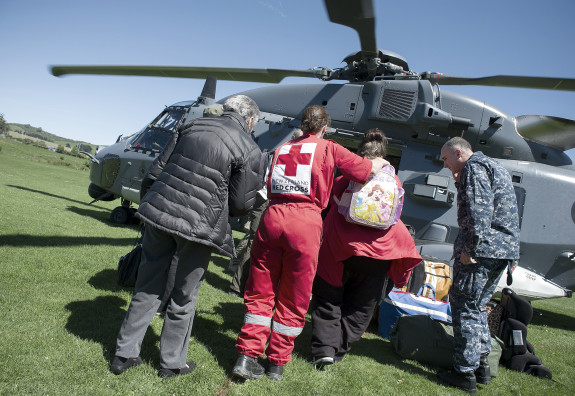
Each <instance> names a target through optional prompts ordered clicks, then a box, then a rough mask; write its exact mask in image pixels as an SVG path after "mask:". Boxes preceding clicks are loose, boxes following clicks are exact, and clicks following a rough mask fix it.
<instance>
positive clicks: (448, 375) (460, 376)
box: [437, 370, 477, 395]
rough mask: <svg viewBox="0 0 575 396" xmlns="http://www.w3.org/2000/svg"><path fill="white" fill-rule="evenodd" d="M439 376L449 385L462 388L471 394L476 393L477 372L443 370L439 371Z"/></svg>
mask: <svg viewBox="0 0 575 396" xmlns="http://www.w3.org/2000/svg"><path fill="white" fill-rule="evenodd" d="M437 376H438V377H439V379H440V380H441V381H443V382H444V383H445V384H447V385H449V386H453V387H456V388H459V389H462V390H464V391H466V392H467V393H469V394H470V395H474V394H475V392H476V391H477V386H476V384H477V383H476V381H475V374H474V373H460V372H458V371H455V370H452V371H444V370H441V371H439V372H438V373H437Z"/></svg>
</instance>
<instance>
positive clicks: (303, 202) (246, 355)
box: [233, 105, 387, 381]
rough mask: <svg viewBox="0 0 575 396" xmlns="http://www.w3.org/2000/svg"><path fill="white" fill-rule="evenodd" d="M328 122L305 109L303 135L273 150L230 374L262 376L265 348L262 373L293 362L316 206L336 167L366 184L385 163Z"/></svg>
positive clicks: (313, 258) (311, 270) (314, 248)
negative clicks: (356, 149) (331, 134)
mask: <svg viewBox="0 0 575 396" xmlns="http://www.w3.org/2000/svg"><path fill="white" fill-rule="evenodd" d="M329 123H330V118H329V115H328V113H327V111H326V110H325V108H323V107H321V106H316V105H314V106H310V107H308V108H306V109H305V110H304V112H303V116H302V122H301V130H302V131H303V133H304V135H303V136H302V137H300V138H298V139H296V140H293V141H289V142H287V143H285V144H284V145H282V146H280V147H279V148H278V149H277V150H276V152H275V154H274V158H273V161H272V165H271V170H270V173H269V176H268V179H267V185H268V197H269V198H270V203H269V206H268V208H267V209H266V211H265V212H264V214H263V215H262V219H261V221H260V225H259V228H258V231H257V235H256V238H255V240H254V242H253V245H252V251H251V268H250V277H249V280H248V282H247V284H246V289H245V294H244V302H245V305H246V309H247V312H246V315H245V319H244V325H243V327H242V329H241V331H240V334H239V336H238V340H237V342H236V349H237V350H238V352H239V353H240V357H239V358H238V360H237V362H236V364H235V366H234V368H233V375H234V376H236V377H240V378H243V379H257V378H260V377H262V376H263V374H264V368H263V366H262V365H260V364H259V363H258V361H257V358H258V356H260V355H263V354H264V353H265V354H266V355H267V358H268V368H267V375H268V377H270V378H271V379H273V380H276V381H279V380H281V378H282V375H283V369H284V365H285V364H286V363H287V362H289V361H290V359H291V352H292V350H293V347H294V340H295V338H296V337H297V336H298V335H299V334H300V333H301V331H302V329H303V326H304V323H305V314H306V312H307V309H308V305H309V301H310V296H311V288H312V283H313V278H314V276H315V272H316V267H317V257H318V251H319V247H320V244H321V235H322V219H321V211H322V210H323V209H325V208H326V206H327V203H328V200H329V196H330V191H331V187H332V184H333V179H334V169H335V167H336V166H337V167H338V169H339V170H340V171H341V173H342V174H343V175H345V176H346V177H347V178H349V179H350V180H354V181H357V182H360V183H365V182H366V181H367V178H368V177H369V175H370V174H373V173H375V172H376V171H378V170H379V169H381V167H382V166H383V165H384V164H387V161H385V160H384V159H383V158H375V159H373V160H369V159H367V158H362V157H360V156H358V155H356V154H353V153H352V152H350V151H349V150H347V149H346V148H344V147H342V146H340V145H339V144H337V143H335V142H334V141H331V140H325V139H322V137H323V135H324V134H325V131H326V129H327V127H328V126H329ZM268 341H269V345H268V347H267V349H266V348H265V346H266V343H267V342H268Z"/></svg>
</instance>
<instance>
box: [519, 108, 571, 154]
mask: <svg viewBox="0 0 575 396" xmlns="http://www.w3.org/2000/svg"><path fill="white" fill-rule="evenodd" d="M516 120H517V132H519V134H520V135H521V136H523V137H524V138H525V139H529V140H533V141H534V142H537V143H540V144H543V145H544V146H549V147H552V148H555V149H558V150H561V151H566V150H569V149H572V148H575V121H573V120H569V119H567V118H559V117H551V116H538V115H523V116H519V117H516Z"/></svg>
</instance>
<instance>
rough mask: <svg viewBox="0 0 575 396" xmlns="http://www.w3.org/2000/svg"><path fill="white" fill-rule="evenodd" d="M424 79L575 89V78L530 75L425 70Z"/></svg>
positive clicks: (422, 76)
mask: <svg viewBox="0 0 575 396" xmlns="http://www.w3.org/2000/svg"><path fill="white" fill-rule="evenodd" d="M421 79H422V80H429V81H430V82H431V83H432V84H435V83H437V84H439V85H489V86H494V87H511V88H533V89H549V90H561V91H575V79H573V78H552V77H528V76H504V75H500V76H489V77H477V78H472V77H458V76H448V75H446V74H441V73H432V72H425V73H422V74H421Z"/></svg>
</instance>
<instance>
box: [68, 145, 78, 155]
mask: <svg viewBox="0 0 575 396" xmlns="http://www.w3.org/2000/svg"><path fill="white" fill-rule="evenodd" d="M70 155H72V156H74V157H79V156H80V152H79V151H78V146H74V147H72V150H70Z"/></svg>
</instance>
